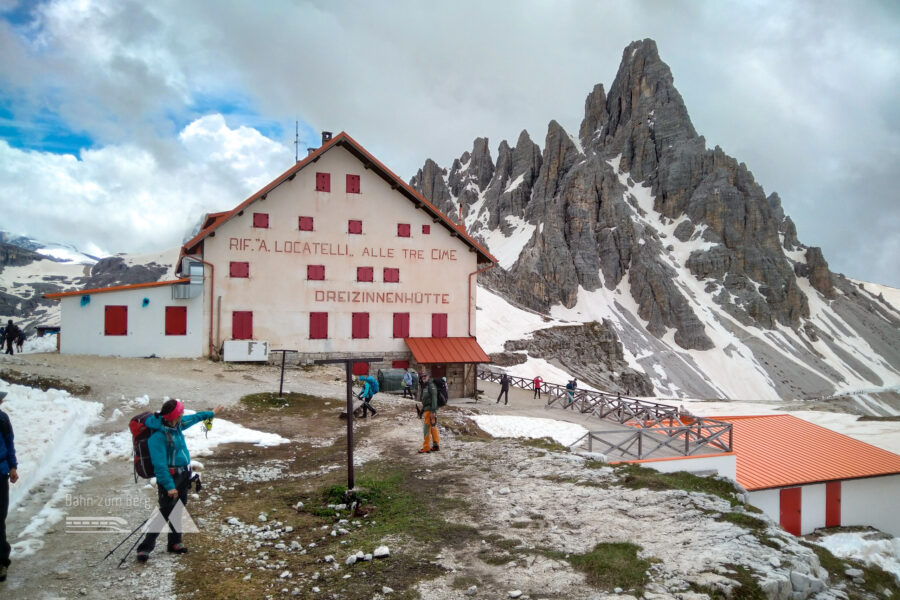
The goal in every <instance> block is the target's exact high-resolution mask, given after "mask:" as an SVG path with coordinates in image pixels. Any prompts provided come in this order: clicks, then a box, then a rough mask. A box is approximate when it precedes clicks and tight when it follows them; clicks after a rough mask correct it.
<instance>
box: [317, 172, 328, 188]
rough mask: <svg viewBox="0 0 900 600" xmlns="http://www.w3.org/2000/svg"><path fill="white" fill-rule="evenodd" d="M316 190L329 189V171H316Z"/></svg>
mask: <svg viewBox="0 0 900 600" xmlns="http://www.w3.org/2000/svg"><path fill="white" fill-rule="evenodd" d="M316 191H317V192H330V191H331V173H316Z"/></svg>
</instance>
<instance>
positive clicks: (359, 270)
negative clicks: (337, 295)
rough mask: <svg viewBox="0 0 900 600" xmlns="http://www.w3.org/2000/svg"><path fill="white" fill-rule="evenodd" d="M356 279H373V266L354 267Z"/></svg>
mask: <svg viewBox="0 0 900 600" xmlns="http://www.w3.org/2000/svg"><path fill="white" fill-rule="evenodd" d="M356 280H357V281H375V268H374V267H356Z"/></svg>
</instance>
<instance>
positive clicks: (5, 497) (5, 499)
mask: <svg viewBox="0 0 900 600" xmlns="http://www.w3.org/2000/svg"><path fill="white" fill-rule="evenodd" d="M10 323H12V321H10ZM4 398H6V392H0V404H3V399H4ZM13 437H14V436H13V428H12V423H11V422H10V420H9V415H7V414H6V413H5V412H3V411H2V410H0V581H6V572H7V570H8V569H9V564H10V562H9V553H10V551H11V548H10V547H9V542H8V541H6V514H7V513H8V512H9V484H10V483H15V482H17V481H18V480H19V471H18V470H17V468H16V467H18V466H19V463H18V462H17V461H16V448H15V446H13Z"/></svg>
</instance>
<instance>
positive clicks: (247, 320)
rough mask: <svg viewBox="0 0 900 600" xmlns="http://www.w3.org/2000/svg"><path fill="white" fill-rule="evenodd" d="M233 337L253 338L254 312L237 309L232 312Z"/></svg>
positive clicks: (241, 338)
mask: <svg viewBox="0 0 900 600" xmlns="http://www.w3.org/2000/svg"><path fill="white" fill-rule="evenodd" d="M231 339H234V340H252V339H253V312H252V311H249V310H236V311H234V312H232V313H231Z"/></svg>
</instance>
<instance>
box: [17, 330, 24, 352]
mask: <svg viewBox="0 0 900 600" xmlns="http://www.w3.org/2000/svg"><path fill="white" fill-rule="evenodd" d="M24 345H25V332H24V331H22V330H21V329H20V330H19V336H18V337H17V338H16V350H18V351H19V354H22V347H23V346H24Z"/></svg>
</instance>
